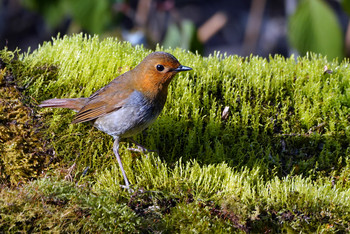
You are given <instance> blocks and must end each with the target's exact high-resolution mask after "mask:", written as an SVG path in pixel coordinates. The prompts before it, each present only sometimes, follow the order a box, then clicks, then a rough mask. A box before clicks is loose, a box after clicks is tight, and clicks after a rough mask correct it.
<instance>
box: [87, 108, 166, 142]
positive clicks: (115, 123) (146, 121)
mask: <svg viewBox="0 0 350 234" xmlns="http://www.w3.org/2000/svg"><path fill="white" fill-rule="evenodd" d="M159 113H160V111H157V110H155V109H154V108H152V107H151V106H143V107H138V106H133V105H131V106H124V107H122V108H120V109H118V110H116V111H114V112H111V113H109V114H107V115H105V116H102V117H100V118H98V119H97V120H96V121H95V123H94V126H95V127H96V128H97V129H99V130H100V131H103V132H105V133H107V134H109V135H111V136H113V137H114V138H116V137H122V138H127V137H131V136H133V135H135V134H137V133H139V132H141V131H142V130H144V129H145V128H147V127H148V126H149V125H150V124H152V123H153V122H154V121H155V120H156V119H157V117H158V115H159Z"/></svg>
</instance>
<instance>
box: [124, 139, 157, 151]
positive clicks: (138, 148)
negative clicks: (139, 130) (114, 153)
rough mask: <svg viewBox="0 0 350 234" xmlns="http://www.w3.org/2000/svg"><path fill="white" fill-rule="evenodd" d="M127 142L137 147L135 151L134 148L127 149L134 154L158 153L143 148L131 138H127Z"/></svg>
mask: <svg viewBox="0 0 350 234" xmlns="http://www.w3.org/2000/svg"><path fill="white" fill-rule="evenodd" d="M128 140H129V141H130V142H131V143H134V144H135V145H136V146H137V149H135V148H128V150H130V151H134V152H142V153H146V152H156V153H158V150H149V149H147V148H146V147H144V146H143V145H141V144H140V143H138V142H136V141H135V140H134V139H132V138H128Z"/></svg>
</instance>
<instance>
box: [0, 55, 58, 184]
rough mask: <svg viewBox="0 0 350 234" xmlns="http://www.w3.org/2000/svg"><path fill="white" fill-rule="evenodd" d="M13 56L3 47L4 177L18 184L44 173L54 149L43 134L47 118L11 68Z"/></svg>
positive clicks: (0, 131) (0, 119)
mask: <svg viewBox="0 0 350 234" xmlns="http://www.w3.org/2000/svg"><path fill="white" fill-rule="evenodd" d="M12 56H13V53H11V52H6V51H3V52H2V53H1V60H0V155H1V157H0V181H1V182H2V183H11V184H17V183H18V182H20V181H22V182H25V181H27V180H28V179H31V178H35V177H37V176H38V175H39V174H40V173H42V172H43V171H44V169H45V167H46V166H47V165H48V162H49V159H50V157H51V156H52V154H53V152H52V150H50V148H48V146H47V144H48V143H47V142H45V140H43V138H42V136H43V135H42V134H40V127H41V124H42V121H43V119H42V118H41V117H40V116H39V115H37V114H36V111H35V110H34V109H33V106H32V105H31V104H29V101H28V97H25V96H23V95H22V90H21V89H20V88H19V87H18V86H17V84H16V81H15V75H14V74H13V73H12V72H11V69H8V67H11V66H7V63H12V62H14V61H11V60H10V58H11V57H12ZM6 59H7V61H6ZM4 60H5V61H4Z"/></svg>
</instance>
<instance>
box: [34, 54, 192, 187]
mask: <svg viewBox="0 0 350 234" xmlns="http://www.w3.org/2000/svg"><path fill="white" fill-rule="evenodd" d="M189 70H192V68H190V67H186V66H183V65H181V64H180V63H179V61H178V60H177V59H176V58H175V57H174V56H173V55H171V54H169V53H165V52H154V53H151V54H149V55H148V56H147V57H145V58H144V60H143V61H142V62H141V63H140V64H138V65H137V66H136V67H135V68H134V69H132V70H130V71H128V72H126V73H124V74H122V75H120V76H118V77H117V78H115V79H114V80H112V81H111V82H110V83H109V84H107V85H106V86H104V87H103V88H101V89H99V90H98V91H96V92H95V93H94V94H92V95H91V96H90V97H88V98H67V99H56V98H54V99H49V100H46V101H43V102H42V103H41V104H40V105H39V107H53V108H68V109H72V110H74V111H76V112H78V113H77V115H76V116H75V118H74V119H73V121H72V123H82V122H87V121H93V125H94V126H95V127H96V128H97V129H98V130H100V131H102V132H105V133H107V134H108V135H110V136H112V137H113V138H114V144H113V152H114V154H115V156H116V158H117V161H118V164H119V167H120V169H121V171H122V174H123V177H124V181H125V187H126V188H127V189H128V190H129V191H131V189H130V184H129V181H128V178H127V176H126V174H125V171H124V168H123V164H122V162H121V159H120V156H119V142H120V140H121V139H122V138H129V139H130V140H132V139H131V137H132V136H134V135H135V134H137V133H139V132H141V131H142V130H144V129H145V128H147V127H148V126H149V125H150V124H151V123H153V122H154V121H155V120H156V118H157V117H158V115H159V114H160V112H161V111H162V109H163V107H164V104H165V101H166V98H167V94H168V86H169V83H170V81H171V80H172V79H173V77H174V76H175V75H176V74H177V73H178V72H181V71H189Z"/></svg>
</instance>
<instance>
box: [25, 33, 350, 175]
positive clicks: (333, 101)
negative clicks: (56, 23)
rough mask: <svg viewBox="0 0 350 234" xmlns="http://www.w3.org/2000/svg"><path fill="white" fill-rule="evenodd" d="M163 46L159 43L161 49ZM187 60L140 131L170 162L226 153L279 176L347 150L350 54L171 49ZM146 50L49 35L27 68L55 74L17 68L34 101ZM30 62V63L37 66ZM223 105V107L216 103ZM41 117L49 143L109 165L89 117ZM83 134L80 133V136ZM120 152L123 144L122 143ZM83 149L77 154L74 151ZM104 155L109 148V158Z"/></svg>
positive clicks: (88, 83)
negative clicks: (77, 120)
mask: <svg viewBox="0 0 350 234" xmlns="http://www.w3.org/2000/svg"><path fill="white" fill-rule="evenodd" d="M158 50H162V48H158ZM168 52H170V53H172V54H174V55H175V56H176V57H177V58H178V59H179V61H180V62H181V63H182V64H184V65H187V66H190V67H192V68H194V69H193V71H191V72H187V73H182V74H179V75H178V76H177V78H176V79H175V80H174V81H173V82H172V83H171V86H170V88H169V96H168V100H167V103H166V106H165V108H164V110H163V112H162V114H161V116H160V118H159V119H158V120H157V121H156V122H155V123H154V124H153V125H152V126H151V127H150V128H149V129H148V130H147V131H146V132H144V133H143V134H140V135H139V136H137V138H138V139H137V140H138V141H140V142H141V143H142V144H143V145H146V146H147V147H148V148H153V149H158V150H159V152H160V155H161V156H162V157H163V158H164V159H166V161H167V162H172V163H174V162H176V161H177V160H178V158H179V157H182V158H183V159H184V160H189V159H196V160H198V161H200V162H202V163H218V162H222V161H227V162H228V163H229V164H230V166H238V167H241V166H248V167H251V168H252V167H254V166H257V165H259V166H260V167H262V168H264V169H269V170H270V171H272V170H273V171H274V173H278V174H279V175H280V176H285V175H287V174H289V173H291V172H293V173H296V174H307V175H308V174H309V172H310V171H312V170H313V169H314V167H315V165H316V164H317V166H318V168H317V170H320V171H326V172H327V173H330V172H331V169H330V167H329V165H330V164H335V165H337V166H338V165H339V166H340V168H341V167H343V166H344V165H345V161H344V160H343V161H342V162H341V163H340V164H339V161H340V159H345V158H347V157H348V156H349V155H348V153H347V152H349V150H350V146H349V142H350V131H349V127H348V126H349V124H350V119H349V117H348V113H349V107H350V102H349V100H350V97H349V92H348V89H349V84H350V72H349V71H348V69H347V67H348V62H347V61H342V62H338V61H337V60H333V61H328V60H327V59H326V58H323V57H321V56H316V55H313V54H308V55H307V56H305V57H299V58H294V57H293V56H292V57H290V58H283V57H281V56H278V55H276V56H274V57H270V58H269V59H263V58H260V57H255V56H251V57H248V58H241V57H238V56H226V55H223V54H220V53H214V54H213V55H211V56H209V57H208V58H203V57H201V56H199V55H194V54H191V53H188V52H186V51H182V50H180V49H176V50H168ZM147 53H148V51H146V50H145V49H143V48H142V47H135V48H133V47H132V46H131V45H130V44H128V43H124V42H120V41H118V40H116V39H112V38H107V39H104V40H100V39H99V38H98V37H97V36H94V37H90V36H84V35H83V34H79V35H75V36H72V37H68V36H64V37H63V38H54V39H53V40H52V42H47V43H44V45H42V46H41V47H40V48H39V49H38V50H36V51H34V52H33V53H32V54H28V55H24V56H23V62H24V63H25V64H27V66H26V67H28V70H29V69H33V68H35V67H42V66H43V64H46V65H47V66H51V65H55V66H57V68H58V69H57V76H55V77H52V78H50V79H49V78H48V77H49V76H45V75H41V76H30V75H28V73H29V72H27V75H26V76H21V79H20V80H21V82H22V83H23V84H28V83H29V84H30V85H29V87H28V93H29V94H30V95H32V96H33V97H34V98H35V99H37V100H38V101H41V100H44V99H48V98H54V97H57V98H62V97H64V98H67V97H87V96H89V95H91V94H92V93H93V92H94V91H96V90H97V89H99V88H101V87H103V86H104V85H105V84H107V83H108V82H109V81H110V80H112V79H113V78H115V77H116V76H118V75H119V74H121V73H123V72H125V71H127V70H129V69H131V68H133V67H134V66H135V65H136V64H138V63H139V62H140V61H141V60H142V59H143V58H144V57H145V55H146V54H147ZM34 70H35V69H34ZM225 108H228V114H227V115H226V116H225V117H222V112H223V110H224V109H225ZM41 113H43V114H46V115H48V116H47V118H45V126H46V127H47V131H48V132H50V136H49V137H50V138H51V139H55V140H53V143H52V144H53V147H54V149H55V150H56V152H57V154H58V156H60V157H62V158H64V159H65V160H66V161H71V160H75V159H76V160H77V165H78V168H79V170H81V169H83V168H81V167H82V166H83V167H85V166H87V165H88V166H90V167H92V168H100V167H106V166H109V165H110V163H111V162H113V161H111V159H112V160H113V158H114V157H113V153H112V151H111V143H112V140H111V138H110V137H109V136H106V135H105V134H102V133H99V132H98V131H97V130H94V129H93V128H92V127H91V125H89V124H78V125H69V123H70V122H71V120H72V118H73V116H74V113H73V112H72V111H69V110H64V109H55V110H53V109H45V110H42V112H41ZM82 136H84V137H82ZM122 154H124V152H122ZM77 155H79V157H77ZM106 155H107V157H106Z"/></svg>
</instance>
